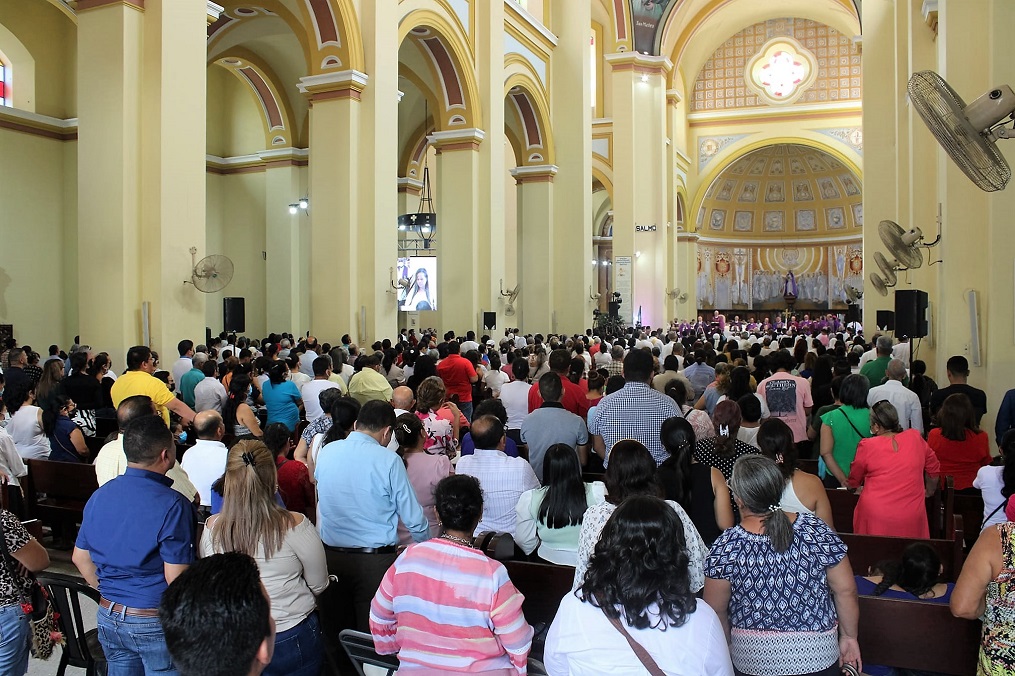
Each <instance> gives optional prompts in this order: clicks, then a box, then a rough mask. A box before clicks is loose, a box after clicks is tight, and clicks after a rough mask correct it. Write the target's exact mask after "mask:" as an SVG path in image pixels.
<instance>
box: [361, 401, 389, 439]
mask: <svg viewBox="0 0 1015 676" xmlns="http://www.w3.org/2000/svg"><path fill="white" fill-rule="evenodd" d="M394 426H395V409H393V408H392V407H391V404H390V403H388V402H386V401H376V400H373V401H368V402H366V403H365V404H363V406H362V407H360V410H359V415H358V416H356V427H357V429H363V430H366V431H367V432H380V431H381V430H383V429H384V428H385V427H394Z"/></svg>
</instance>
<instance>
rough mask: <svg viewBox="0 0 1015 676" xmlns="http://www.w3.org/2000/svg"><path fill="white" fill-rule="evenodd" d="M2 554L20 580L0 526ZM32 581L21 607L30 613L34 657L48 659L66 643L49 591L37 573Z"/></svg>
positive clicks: (23, 594)
mask: <svg viewBox="0 0 1015 676" xmlns="http://www.w3.org/2000/svg"><path fill="white" fill-rule="evenodd" d="M0 554H2V555H3V560H4V568H6V569H7V574H8V575H10V576H11V579H13V580H18V578H19V577H21V576H20V575H18V571H17V566H14V565H12V564H13V561H12V558H11V553H10V551H9V550H8V549H7V538H6V533H5V532H4V529H3V527H2V526H0ZM28 575H29V578H30V579H31V581H32V584H31V587H30V588H29V590H28V591H27V592H22V596H21V609H22V610H23V611H24V613H25V614H26V615H28V623H29V626H30V627H31V630H32V644H31V652H32V657H34V658H36V659H40V660H48V659H49V658H50V656H51V655H52V654H53V648H54V647H55V646H56V645H57V644H59V645H63V644H64V637H63V634H62V633H61V632H60V628H59V626H58V625H57V623H56V621H57V617H58V616H57V613H56V611H55V610H53V604H52V602H51V601H50V599H49V593H48V592H47V591H46V588H45V587H43V586H42V585H41V584H40V583H39V581H38V580H37V579H35V575H33V574H32V573H29V574H28Z"/></svg>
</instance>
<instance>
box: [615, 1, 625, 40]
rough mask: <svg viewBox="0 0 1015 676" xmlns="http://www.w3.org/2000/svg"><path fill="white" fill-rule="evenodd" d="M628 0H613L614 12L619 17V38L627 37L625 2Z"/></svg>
mask: <svg viewBox="0 0 1015 676" xmlns="http://www.w3.org/2000/svg"><path fill="white" fill-rule="evenodd" d="M626 2H627V0H613V13H614V14H615V15H616V17H617V39H618V40H626V39H627V22H626V21H624V4H625V3H626Z"/></svg>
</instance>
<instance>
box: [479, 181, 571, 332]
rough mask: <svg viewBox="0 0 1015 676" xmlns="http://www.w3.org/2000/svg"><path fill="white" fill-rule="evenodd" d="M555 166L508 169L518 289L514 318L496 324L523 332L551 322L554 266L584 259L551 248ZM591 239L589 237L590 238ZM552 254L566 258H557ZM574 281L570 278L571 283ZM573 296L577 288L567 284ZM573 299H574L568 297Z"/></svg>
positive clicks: (541, 328) (546, 326)
mask: <svg viewBox="0 0 1015 676" xmlns="http://www.w3.org/2000/svg"><path fill="white" fill-rule="evenodd" d="M556 173H557V167H555V166H552V165H549V166H539V167H518V168H517V169H512V170H511V175H512V176H514V177H515V182H516V183H517V184H518V256H519V259H520V260H522V261H524V264H522V265H519V266H518V285H519V288H520V289H521V291H520V292H519V296H518V301H517V303H516V308H515V309H516V310H517V311H518V314H517V315H516V317H514V318H507V319H503V320H502V319H501V318H500V317H499V316H498V322H499V325H503V326H517V327H518V328H520V329H521V330H522V331H523V332H524V333H540V332H546V331H547V330H548V329H549V327H550V326H552V323H553V312H554V302H553V299H554V298H555V297H556V293H555V288H554V282H555V280H554V270H555V268H556V267H559V266H563V267H565V268H567V269H568V270H570V271H572V272H576V268H577V267H578V265H579V264H580V263H582V262H584V261H575V259H574V257H573V256H574V251H573V248H572V249H564V250H563V251H561V250H559V249H555V248H554V246H555V244H554V243H555V240H556V238H555V236H554V231H555V223H554V210H553V205H554V190H553V188H554V186H553V180H554V175H555V174H556ZM590 241H591V240H590ZM555 254H559V255H561V256H563V257H564V259H566V261H567V262H565V260H564V259H561V260H557V259H556V258H555ZM573 283H574V282H572V284H573ZM570 291H571V295H572V296H573V297H582V298H584V297H586V295H585V294H583V295H582V296H578V294H577V293H576V292H577V289H575V288H573V287H572V288H571V289H570ZM572 302H573V303H577V302H578V301H577V299H576V300H574V301H572Z"/></svg>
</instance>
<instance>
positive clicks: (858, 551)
mask: <svg viewBox="0 0 1015 676" xmlns="http://www.w3.org/2000/svg"><path fill="white" fill-rule="evenodd" d="M956 521H957V522H958V523H957V530H956V531H955V534H954V536H953V537H952V538H951V539H948V540H942V539H929V540H921V539H914V538H896V537H887V536H883V535H856V534H853V533H840V534H839V537H840V538H842V541H843V542H845V543H846V547H848V548H849V554H848V555H849V562H850V565H851V566H852V567H853V572H854V573H855V574H857V575H866V574H867V571H868V570H869V569H870V567H871V566H873V565H875V564H877V563H879V562H881V561H884V560H885V559H901V558H902V552H904V551H905V549H906V547H908V546H909V545H910V544H912V543H913V542H921V543H923V544H926V545H927V546H929V547H931V548H932V549H933V550H934V551H935V552H937V555H938V557H940V559H941V565H942V566H943V567H944V571H943V572H942V574H941V581H942V582H954V581H955V579H956V578H957V577H958V575H959V571H961V570H962V562H963V561H965V551H964V549H963V538H962V525H961V521H962V517H957V518H956Z"/></svg>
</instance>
